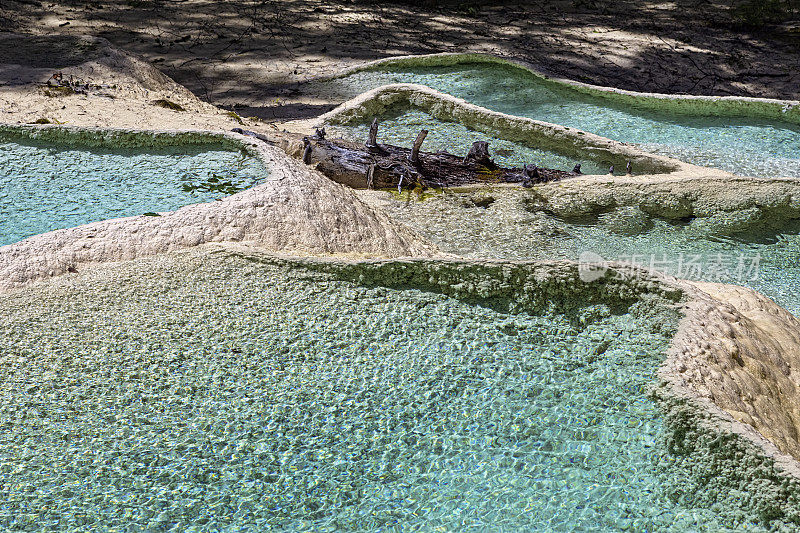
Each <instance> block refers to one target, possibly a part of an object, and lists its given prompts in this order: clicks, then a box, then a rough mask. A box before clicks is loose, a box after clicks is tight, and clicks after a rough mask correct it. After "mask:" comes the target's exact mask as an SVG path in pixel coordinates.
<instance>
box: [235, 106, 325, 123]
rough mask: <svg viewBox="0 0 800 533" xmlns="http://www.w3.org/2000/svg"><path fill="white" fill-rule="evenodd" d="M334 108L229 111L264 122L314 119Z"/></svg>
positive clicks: (286, 107) (250, 108) (284, 107)
mask: <svg viewBox="0 0 800 533" xmlns="http://www.w3.org/2000/svg"><path fill="white" fill-rule="evenodd" d="M334 107H336V106H335V105H334V104H320V105H313V104H299V103H294V104H284V105H279V104H276V105H265V106H257V107H256V106H235V107H231V108H230V110H231V111H234V112H236V113H237V114H238V115H239V116H241V117H256V118H259V119H261V120H264V121H266V122H271V121H278V120H295V119H307V118H314V117H318V116H320V115H322V114H323V113H327V112H328V111H330V110H331V109H333V108H334Z"/></svg>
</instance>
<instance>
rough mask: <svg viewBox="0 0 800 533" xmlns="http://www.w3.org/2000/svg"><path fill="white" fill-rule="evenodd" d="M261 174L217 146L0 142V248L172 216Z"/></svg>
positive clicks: (249, 161)
mask: <svg viewBox="0 0 800 533" xmlns="http://www.w3.org/2000/svg"><path fill="white" fill-rule="evenodd" d="M266 177H267V172H266V170H265V169H264V167H263V165H262V164H261V163H260V162H259V161H257V160H256V159H254V158H253V157H250V156H247V155H245V154H244V153H242V152H239V151H234V150H231V149H227V148H224V147H223V146H221V145H214V144H206V145H182V146H163V147H148V148H146V149H145V148H126V149H122V148H85V147H76V146H68V145H63V144H61V145H59V144H51V143H48V142H43V141H33V140H23V139H21V138H9V137H0V245H4V244H10V243H13V242H16V241H19V240H21V239H24V238H25V237H29V236H31V235H36V234H39V233H45V232H47V231H52V230H55V229H61V228H67V227H73V226H78V225H80V224H86V223H88V222H94V221H98V220H106V219H109V218H117V217H124V216H132V215H141V214H145V213H151V212H161V211H174V210H176V209H178V208H180V207H182V206H184V205H188V204H193V203H199V202H208V201H212V200H215V199H217V198H221V197H222V196H224V195H225V194H230V193H231V192H232V191H233V190H235V189H240V188H247V187H250V186H252V185H254V184H256V183H259V182H260V181H262V180H264V179H265V178H266ZM229 182H230V185H231V186H230V187H226V186H225V185H226V184H227V183H229Z"/></svg>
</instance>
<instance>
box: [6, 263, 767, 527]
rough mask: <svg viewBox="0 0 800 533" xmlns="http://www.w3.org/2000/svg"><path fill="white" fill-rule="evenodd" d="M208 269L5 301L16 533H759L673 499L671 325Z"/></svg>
mask: <svg viewBox="0 0 800 533" xmlns="http://www.w3.org/2000/svg"><path fill="white" fill-rule="evenodd" d="M194 254H195V255H194V256H193V255H190V254H186V253H184V254H177V255H168V256H161V257H158V258H151V259H147V260H139V261H137V262H130V263H123V264H119V265H116V266H113V267H111V268H108V269H105V270H101V271H99V272H97V273H92V272H89V273H87V274H85V275H84V276H85V277H81V276H82V275H81V274H80V273H79V274H77V275H75V276H72V277H71V278H70V280H69V281H68V283H64V284H59V283H58V282H56V283H55V284H54V285H51V284H48V285H47V286H43V287H40V288H36V287H34V288H31V289H28V290H25V291H20V292H16V293H14V294H11V295H7V296H6V297H4V299H3V301H2V302H0V309H1V310H2V312H0V332H2V336H0V492H2V494H3V495H4V497H3V499H4V501H3V504H2V505H0V527H3V528H19V529H23V528H34V529H38V528H48V529H57V530H60V531H68V530H86V529H97V528H108V529H111V528H115V527H119V528H123V529H131V528H135V527H141V528H147V529H149V530H156V529H158V530H174V531H184V530H186V531H218V530H236V531H264V530H270V529H281V530H290V531H296V530H304V531H309V530H313V531H341V530H345V531H389V530H401V529H402V530H419V531H433V530H441V531H455V530H459V531H483V530H494V531H498V530H506V531H533V530H545V529H547V530H571V531H597V530H606V531H609V530H623V529H627V530H634V531H644V530H651V531H652V530H664V529H667V528H672V530H673V531H697V530H711V531H720V530H722V529H724V527H725V526H731V527H738V528H740V530H741V528H745V527H747V528H749V530H755V529H757V528H756V527H755V526H754V525H753V524H751V523H749V522H742V521H738V522H735V523H734V522H731V521H730V520H731V517H732V516H734V515H736V512H737V511H736V509H735V508H728V507H725V506H724V505H723V504H718V505H715V508H714V510H713V511H712V510H708V509H698V508H691V507H682V506H680V505H678V504H676V503H674V502H673V501H671V500H670V499H669V498H668V497H667V496H665V494H666V492H668V491H669V490H670V487H665V486H663V485H662V483H663V482H664V479H666V478H665V477H664V476H662V474H661V470H660V468H661V467H662V466H663V465H660V464H659V462H658V461H657V457H658V456H659V454H660V453H661V452H662V451H663V450H662V446H661V444H660V435H661V432H662V431H663V428H662V421H661V418H660V415H659V412H658V410H657V409H656V406H655V405H654V404H653V403H651V402H650V401H649V400H647V399H646V398H645V391H644V389H645V387H646V385H647V383H649V382H650V381H651V380H652V379H653V376H654V372H655V370H656V368H657V367H658V365H659V364H660V362H661V360H662V358H663V353H664V350H665V349H666V347H667V346H668V343H669V340H670V338H671V336H672V334H673V332H674V328H675V325H676V323H677V315H676V313H675V312H674V311H672V310H666V309H662V311H661V315H662V319H663V320H662V321H661V323H662V324H666V326H662V327H661V329H658V328H654V325H653V324H654V320H653V317H652V315H650V314H648V313H650V312H652V307H651V308H649V309H648V310H647V313H645V314H647V316H640V315H639V314H638V313H639V312H640V311H641V310H642V308H641V307H639V308H637V307H632V308H630V309H624V308H622V309H616V310H612V309H611V308H609V307H608V306H606V305H594V306H587V307H584V308H583V309H581V310H580V311H577V312H576V314H570V315H563V314H557V313H553V314H546V315H538V316H530V315H526V314H520V315H510V314H508V313H506V312H503V311H502V310H501V309H500V308H498V309H494V308H490V307H483V306H476V305H470V304H467V303H465V302H464V301H460V300H457V299H453V298H450V297H447V296H444V295H441V294H436V293H431V292H423V291H419V290H415V289H405V290H395V289H387V288H381V287H373V288H365V287H362V286H358V285H356V284H354V283H350V282H345V281H336V280H334V279H331V278H327V277H324V276H322V275H314V276H313V279H311V277H312V275H311V274H310V273H308V272H306V271H304V270H303V269H302V268H287V267H282V266H275V265H270V264H263V263H260V262H257V261H250V260H248V259H247V258H241V257H232V256H227V255H225V254H221V253H211V254H209V253H202V252H199V251H198V252H194ZM59 285H60V286H59ZM671 489H672V490H676V488H675V487H672V488H671Z"/></svg>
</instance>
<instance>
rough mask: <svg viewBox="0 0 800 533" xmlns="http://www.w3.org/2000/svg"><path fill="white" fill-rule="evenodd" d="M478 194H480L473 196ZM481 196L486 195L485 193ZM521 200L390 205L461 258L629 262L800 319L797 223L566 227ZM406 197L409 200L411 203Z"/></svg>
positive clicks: (610, 217)
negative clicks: (748, 296) (740, 293)
mask: <svg viewBox="0 0 800 533" xmlns="http://www.w3.org/2000/svg"><path fill="white" fill-rule="evenodd" d="M479 194H480V193H479ZM485 194H490V195H491V194H493V193H491V192H489V193H485ZM524 194H525V193H513V194H509V193H505V194H502V193H497V192H496V193H494V195H495V197H496V198H497V201H496V202H495V203H493V204H492V205H490V206H489V207H488V208H487V209H483V208H479V207H475V206H474V204H472V203H471V202H470V201H469V198H470V194H457V193H449V194H437V195H435V196H433V197H431V198H430V199H428V200H426V201H424V202H419V201H415V200H413V199H412V200H410V201H406V200H407V198H406V196H404V197H403V200H402V201H391V202H389V203H388V204H387V205H386V209H387V210H388V212H389V213H390V214H391V216H393V217H395V218H397V219H398V220H400V221H402V222H404V223H406V224H408V225H410V226H412V227H414V228H416V229H417V230H418V231H420V232H421V233H422V234H423V235H424V236H426V237H427V238H429V239H430V240H432V241H433V242H435V243H437V244H438V245H439V246H440V248H442V249H443V250H444V251H447V252H451V253H455V254H458V255H462V256H464V257H476V258H478V257H480V258H503V259H539V260H546V259H570V260H573V261H577V260H579V259H581V254H583V253H587V252H589V253H592V254H596V256H599V258H597V257H595V259H592V261H596V260H602V259H605V260H615V261H625V262H634V263H637V264H639V265H641V266H643V267H645V268H647V269H650V268H653V269H655V270H659V271H663V272H667V273H668V274H671V275H674V276H678V277H682V278H688V279H694V280H704V281H716V282H721V283H734V284H737V285H745V286H748V287H752V288H753V289H755V290H757V291H758V292H761V293H762V294H764V295H766V296H768V297H770V298H772V299H773V300H775V301H776V302H777V303H778V304H780V305H781V306H783V307H784V308H786V309H788V310H789V311H791V312H792V313H794V314H795V316H800V223H797V222H796V221H795V222H789V221H787V222H786V223H785V224H784V228H783V230H781V231H774V230H769V229H767V228H763V229H761V230H759V229H755V230H754V231H753V232H751V233H749V234H740V235H738V236H736V237H729V236H721V235H719V233H718V232H717V231H715V229H714V228H713V227H710V226H709V225H708V222H707V221H706V220H703V219H701V218H698V219H694V220H692V221H691V222H688V223H684V224H671V223H668V222H666V221H663V220H658V219H655V220H651V219H650V218H649V217H647V215H646V214H644V213H642V212H640V211H638V210H636V209H623V210H618V211H616V212H612V213H607V214H604V215H601V216H600V217H599V218H595V219H594V220H586V221H583V222H584V223H580V224H578V223H569V222H566V221H564V220H559V219H557V218H553V217H551V216H548V215H546V214H543V213H533V212H530V211H529V210H528V209H526V208H525V206H524V202H523V201H522V198H524ZM412 198H413V197H412Z"/></svg>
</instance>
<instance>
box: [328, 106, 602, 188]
mask: <svg viewBox="0 0 800 533" xmlns="http://www.w3.org/2000/svg"><path fill="white" fill-rule="evenodd" d="M379 120H380V127H379V129H378V141H379V142H383V143H388V144H394V145H397V146H405V147H407V148H410V147H411V145H412V144H413V143H414V139H416V137H417V134H418V133H419V131H420V130H422V129H427V130H428V135H427V136H426V137H425V143H424V144H423V145H422V149H423V150H424V151H426V152H436V151H439V150H444V151H446V152H449V153H451V154H456V155H467V152H468V151H469V147H470V146H472V143H473V142H475V141H488V142H489V153H490V155H491V156H492V158H493V159H494V161H495V163H497V164H498V165H500V166H504V167H522V166H523V165H528V164H531V163H533V164H535V165H536V166H539V167H545V168H555V169H558V170H565V171H571V170H572V168H573V167H574V166H575V164H576V163H581V171H582V172H583V173H584V174H605V173H607V172H608V167H609V165H600V164H598V163H596V162H593V161H586V160H583V161H579V160H577V159H574V158H570V157H565V156H563V155H560V154H557V153H554V152H549V151H546V150H538V149H536V148H531V147H529V146H525V145H522V144H519V143H514V142H511V141H507V140H504V139H499V138H496V137H491V136H489V135H486V134H484V133H480V132H476V131H473V130H470V129H468V128H466V127H465V126H462V125H461V124H458V123H456V122H443V121H441V120H436V119H435V118H433V117H431V116H430V115H429V114H427V113H425V112H423V111H418V110H409V111H403V112H400V113H394V114H388V115H386V116H383V117H379ZM328 129H329V130H330V133H331V134H332V135H335V136H339V137H342V138H344V139H347V140H352V141H363V140H366V138H367V135H368V133H369V124H366V123H365V124H359V125H353V126H349V125H348V126H342V125H331V126H328Z"/></svg>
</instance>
